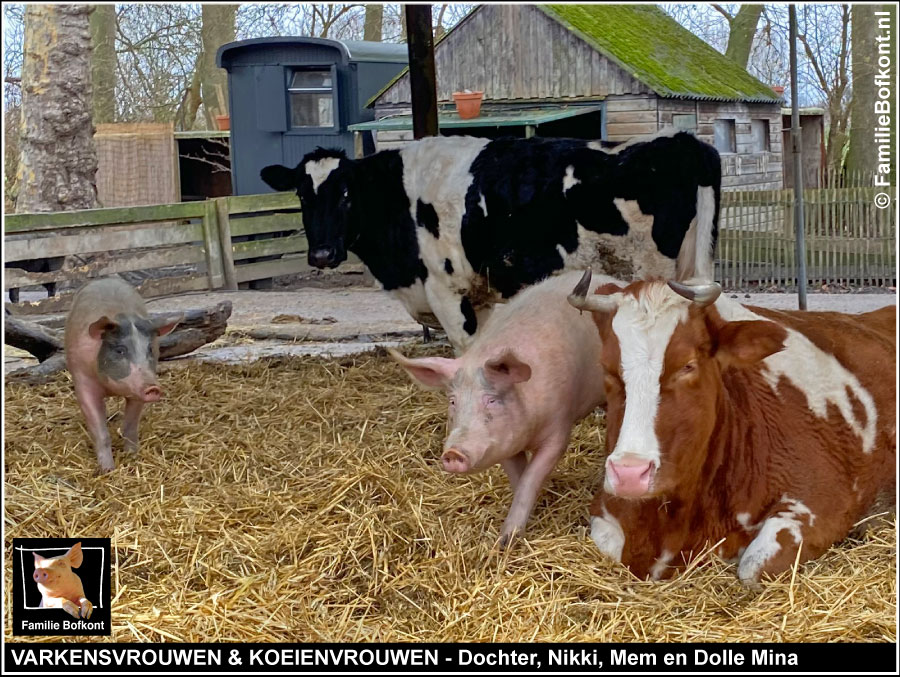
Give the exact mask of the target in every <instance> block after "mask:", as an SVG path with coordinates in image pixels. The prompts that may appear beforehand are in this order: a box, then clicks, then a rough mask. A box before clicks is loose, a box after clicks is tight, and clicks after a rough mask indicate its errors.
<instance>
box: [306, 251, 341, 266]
mask: <svg viewBox="0 0 900 677" xmlns="http://www.w3.org/2000/svg"><path fill="white" fill-rule="evenodd" d="M336 260H337V252H336V251H335V250H334V249H333V248H331V247H319V248H318V249H313V250H311V251H310V252H309V265H311V266H315V267H316V268H326V267H332V266H334V265H335V262H336Z"/></svg>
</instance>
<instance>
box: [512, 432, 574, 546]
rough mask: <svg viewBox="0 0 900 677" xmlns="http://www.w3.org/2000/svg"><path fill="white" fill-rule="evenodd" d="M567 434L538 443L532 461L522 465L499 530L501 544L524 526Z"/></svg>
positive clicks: (566, 438)
mask: <svg viewBox="0 0 900 677" xmlns="http://www.w3.org/2000/svg"><path fill="white" fill-rule="evenodd" d="M568 442H569V440H568V435H566V436H564V437H562V438H561V439H560V438H551V439H549V440H547V441H546V442H545V443H544V444H543V445H541V446H540V447H539V448H538V450H537V451H536V452H535V453H534V455H533V456H532V457H531V461H530V462H529V463H528V465H527V466H525V470H524V472H523V473H522V476H521V478H520V479H519V483H518V486H516V489H515V495H514V496H513V502H512V506H510V508H509V513H508V514H507V515H506V521H504V522H503V529H502V531H501V532H500V545H501V546H506V545H508V544H509V543H510V541H512V539H513V538H514V537H515V535H516V534H517V533H518V532H521V531H524V530H525V525H526V524H527V523H528V517H529V516H530V515H531V511H532V509H533V508H534V504H535V501H537V495H538V492H540V490H541V487H542V486H544V481H545V480H546V479H547V475H549V474H550V471H552V470H553V468H555V467H556V464H557V463H558V462H559V459H560V458H561V457H562V455H563V452H564V451H565V450H566V446H567V444H568Z"/></svg>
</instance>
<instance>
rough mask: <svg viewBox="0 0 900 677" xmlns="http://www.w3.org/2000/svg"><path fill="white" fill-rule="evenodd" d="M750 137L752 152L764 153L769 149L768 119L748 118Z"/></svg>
mask: <svg viewBox="0 0 900 677" xmlns="http://www.w3.org/2000/svg"><path fill="white" fill-rule="evenodd" d="M750 138H751V139H752V142H753V143H752V148H753V152H754V153H765V152H766V151H768V150H769V121H768V120H750Z"/></svg>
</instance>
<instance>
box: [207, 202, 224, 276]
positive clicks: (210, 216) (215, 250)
mask: <svg viewBox="0 0 900 677" xmlns="http://www.w3.org/2000/svg"><path fill="white" fill-rule="evenodd" d="M204 206H205V208H206V210H205V212H204V214H203V249H204V250H205V251H206V275H207V278H208V279H209V288H210V289H218V288H219V287H221V286H222V285H223V284H224V280H223V277H224V276H223V274H222V245H221V243H220V239H219V219H218V216H217V214H216V205H215V202H214V201H213V200H206V204H205V205H204Z"/></svg>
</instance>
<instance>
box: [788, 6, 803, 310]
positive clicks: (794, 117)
mask: <svg viewBox="0 0 900 677" xmlns="http://www.w3.org/2000/svg"><path fill="white" fill-rule="evenodd" d="M788 16H789V18H790V23H791V27H790V42H791V153H792V154H793V161H794V234H795V236H796V248H795V261H796V264H797V301H798V303H799V306H800V310H806V238H805V236H804V228H803V163H802V161H801V160H802V158H801V156H800V149H801V146H802V144H801V137H800V108H799V99H800V92H799V89H798V87H797V8H796V7H795V6H794V5H790V6H789V7H788Z"/></svg>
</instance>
